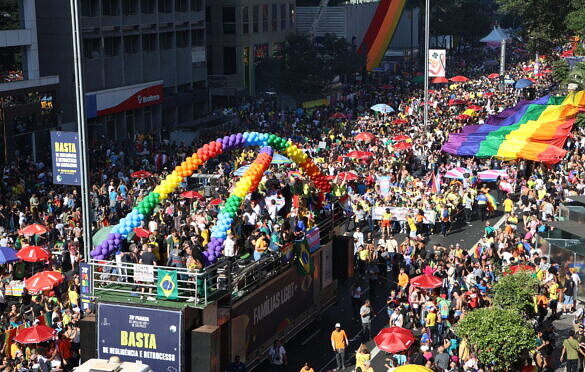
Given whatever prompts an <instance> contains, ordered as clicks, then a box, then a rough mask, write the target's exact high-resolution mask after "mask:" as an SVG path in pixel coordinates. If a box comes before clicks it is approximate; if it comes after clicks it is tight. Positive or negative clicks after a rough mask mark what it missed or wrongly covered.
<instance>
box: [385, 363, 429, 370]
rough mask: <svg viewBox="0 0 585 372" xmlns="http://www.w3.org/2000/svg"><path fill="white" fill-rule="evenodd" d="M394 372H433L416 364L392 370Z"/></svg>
mask: <svg viewBox="0 0 585 372" xmlns="http://www.w3.org/2000/svg"><path fill="white" fill-rule="evenodd" d="M394 372H433V370H432V369H430V368H427V367H425V366H421V365H418V364H405V365H403V366H400V367H396V368H394Z"/></svg>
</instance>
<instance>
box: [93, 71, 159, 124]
mask: <svg viewBox="0 0 585 372" xmlns="http://www.w3.org/2000/svg"><path fill="white" fill-rule="evenodd" d="M162 101H163V82H162V80H159V81H154V82H151V83H144V84H137V85H130V86H125V87H120V88H114V89H107V90H100V91H97V92H92V93H87V94H86V95H85V114H86V115H87V117H88V118H95V117H97V116H102V115H108V114H113V113H115V112H122V111H128V110H133V109H137V108H140V107H146V106H152V105H157V104H159V103H162Z"/></svg>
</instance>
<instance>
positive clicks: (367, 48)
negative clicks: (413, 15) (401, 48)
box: [358, 0, 406, 71]
mask: <svg viewBox="0 0 585 372" xmlns="http://www.w3.org/2000/svg"><path fill="white" fill-rule="evenodd" d="M405 3H406V0H381V1H380V4H378V7H377V8H376V13H375V14H374V17H373V18H372V21H371V22H370V26H369V27H368V31H366V35H365V36H364V40H363V41H362V44H361V45H360V47H359V49H358V53H360V54H364V55H367V61H368V62H367V69H368V71H372V70H373V69H374V68H376V67H378V65H379V64H380V61H381V60H382V57H384V53H385V52H386V49H388V44H390V41H391V40H392V36H394V31H396V26H397V25H398V21H399V20H400V16H401V15H402V9H404V4H405Z"/></svg>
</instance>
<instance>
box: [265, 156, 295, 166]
mask: <svg viewBox="0 0 585 372" xmlns="http://www.w3.org/2000/svg"><path fill="white" fill-rule="evenodd" d="M290 163H292V160H290V159H289V158H287V157H286V156H283V155H280V154H274V156H273V157H272V162H271V163H270V164H290Z"/></svg>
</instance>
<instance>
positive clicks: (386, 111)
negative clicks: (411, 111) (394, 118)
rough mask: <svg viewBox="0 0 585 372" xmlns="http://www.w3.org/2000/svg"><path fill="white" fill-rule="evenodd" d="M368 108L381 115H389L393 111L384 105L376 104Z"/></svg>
mask: <svg viewBox="0 0 585 372" xmlns="http://www.w3.org/2000/svg"><path fill="white" fill-rule="evenodd" d="M370 108H371V109H372V110H374V111H376V112H381V113H383V114H389V113H391V112H394V109H393V108H392V107H391V106H388V105H386V104H384V103H378V104H377V105H374V106H372V107H370Z"/></svg>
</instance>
